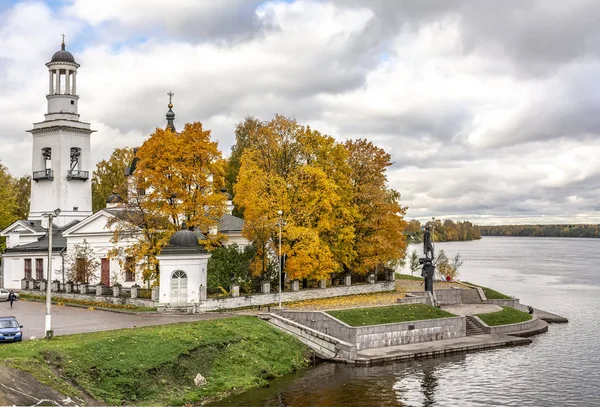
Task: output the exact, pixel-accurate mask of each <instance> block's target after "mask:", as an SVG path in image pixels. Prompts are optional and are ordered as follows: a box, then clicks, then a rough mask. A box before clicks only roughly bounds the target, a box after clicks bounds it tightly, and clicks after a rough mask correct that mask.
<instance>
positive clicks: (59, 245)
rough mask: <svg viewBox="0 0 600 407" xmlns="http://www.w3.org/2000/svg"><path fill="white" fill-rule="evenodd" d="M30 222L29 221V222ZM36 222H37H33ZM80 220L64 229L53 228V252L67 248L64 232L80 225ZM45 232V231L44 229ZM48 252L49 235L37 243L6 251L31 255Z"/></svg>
mask: <svg viewBox="0 0 600 407" xmlns="http://www.w3.org/2000/svg"><path fill="white" fill-rule="evenodd" d="M28 222H29V221H28ZM32 222H35V221H32ZM78 222H79V221H78V220H75V221H73V222H70V223H69V224H67V225H65V226H63V227H53V229H52V250H53V251H61V250H64V249H66V248H67V238H66V237H64V236H63V231H65V230H67V229H68V228H70V227H71V226H73V225H75V224H76V223H78ZM44 230H45V229H44ZM47 251H48V233H46V234H45V235H44V236H42V237H40V238H39V239H38V240H37V241H35V242H31V243H27V244H24V245H19V246H15V247H10V248H7V249H6V250H5V252H6V253H23V252H26V253H31V252H47Z"/></svg>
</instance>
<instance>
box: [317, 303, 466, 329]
mask: <svg viewBox="0 0 600 407" xmlns="http://www.w3.org/2000/svg"><path fill="white" fill-rule="evenodd" d="M327 313H328V314H329V315H331V316H333V317H335V318H337V319H339V320H340V321H343V322H345V323H346V324H348V325H350V326H368V325H380V324H391V323H394V322H408V321H420V320H423V319H435V318H447V317H453V316H455V315H453V314H450V313H449V312H446V311H442V310H441V309H439V308H435V307H431V306H429V305H426V304H405V305H392V306H389V307H373V308H353V309H345V310H339V311H327Z"/></svg>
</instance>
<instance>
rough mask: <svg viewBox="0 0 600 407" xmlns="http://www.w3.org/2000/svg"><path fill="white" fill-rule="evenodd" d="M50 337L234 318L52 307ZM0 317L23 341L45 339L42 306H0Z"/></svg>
mask: <svg viewBox="0 0 600 407" xmlns="http://www.w3.org/2000/svg"><path fill="white" fill-rule="evenodd" d="M51 315H52V329H54V335H70V334H75V333H82V332H98V331H108V330H112V329H122V328H135V327H138V326H150V325H164V324H174V323H177V322H190V321H200V320H208V319H219V318H227V317H231V316H234V315H235V314H233V313H226V312H210V313H205V314H193V315H164V314H139V315H135V314H124V313H117V312H109V311H98V310H88V309H87V308H78V307H69V306H64V305H63V306H58V305H52V309H51ZM0 316H15V317H16V318H17V320H18V321H19V324H21V325H23V339H24V340H28V339H34V338H36V339H40V338H43V337H44V335H45V327H44V324H45V320H46V304H45V303H43V302H35V301H25V300H21V301H15V302H14V303H13V306H12V308H11V307H10V304H9V303H8V302H0Z"/></svg>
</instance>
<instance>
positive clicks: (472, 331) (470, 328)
mask: <svg viewBox="0 0 600 407" xmlns="http://www.w3.org/2000/svg"><path fill="white" fill-rule="evenodd" d="M466 322H467V336H475V335H483V334H485V331H484V330H483V328H482V327H481V326H479V324H477V322H475V321H474V320H473V317H471V316H470V315H469V316H467V319H466Z"/></svg>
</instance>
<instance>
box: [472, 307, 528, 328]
mask: <svg viewBox="0 0 600 407" xmlns="http://www.w3.org/2000/svg"><path fill="white" fill-rule="evenodd" d="M477 316H478V317H479V318H480V319H481V320H482V321H483V322H485V323H486V324H488V325H489V326H496V325H508V324H516V323H518V322H525V321H529V320H530V319H531V315H529V314H528V313H526V312H522V311H519V310H517V309H514V308H512V307H502V311H498V312H492V313H490V314H479V315H477Z"/></svg>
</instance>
